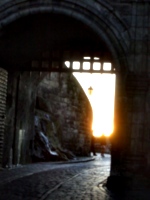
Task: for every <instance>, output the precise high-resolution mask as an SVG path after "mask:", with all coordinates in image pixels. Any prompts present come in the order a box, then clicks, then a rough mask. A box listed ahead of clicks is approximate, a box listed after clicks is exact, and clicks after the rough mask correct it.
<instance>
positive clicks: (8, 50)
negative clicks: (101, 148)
mask: <svg viewBox="0 0 150 200" xmlns="http://www.w3.org/2000/svg"><path fill="white" fill-rule="evenodd" d="M149 10H150V1H149V0H147V1H146V0H143V1H142V0H132V1H127V0H123V1H118V0H114V1H110V0H107V1H105V2H104V1H103V0H89V1H84V0H80V1H74V0H67V1H66V0H61V1H58V0H53V1H50V0H47V1H40V0H34V1H30V0H26V1H20V0H16V1H12V0H4V1H1V2H0V64H1V65H0V67H1V68H0V80H1V81H0V91H1V92H0V98H1V101H0V112H1V119H0V123H1V130H0V166H1V167H6V166H8V165H9V164H10V163H12V164H15V165H16V164H18V163H21V164H26V163H31V162H32V161H33V155H32V153H33V151H32V150H33V149H34V139H35V132H36V130H37V128H38V130H39V129H40V130H41V131H44V130H45V128H46V125H45V124H48V121H49V124H50V126H49V130H51V129H53V131H54V133H56V134H55V139H56V140H57V143H59V142H60V141H61V143H62V144H63V146H64V148H67V149H69V150H70V151H73V153H74V154H83V155H86V156H87V155H88V154H89V144H90V123H91V119H92V112H91V107H90V105H89V103H88V101H87V99H86V98H85V96H84V94H83V92H82V90H81V87H80V86H79V85H78V83H76V81H75V80H74V78H73V77H72V75H71V73H72V70H70V71H69V70H66V69H64V66H63V63H64V61H65V60H68V59H69V60H71V61H73V60H75V59H79V60H81V59H82V57H83V56H84V55H89V56H94V55H95V56H97V55H98V56H100V58H101V60H102V62H105V61H106V62H107V61H109V62H111V63H112V66H113V70H115V73H116V96H115V122H114V123H115V129H114V133H113V134H112V137H111V144H112V149H111V171H110V176H109V177H108V186H110V185H111V184H112V183H114V182H115V183H116V182H117V180H119V183H120V180H126V181H127V182H128V184H129V183H130V184H131V185H132V184H133V185H134V184H136V182H137V180H140V181H139V184H140V183H141V181H143V182H145V181H146V180H147V179H146V178H148V171H149V169H150V153H149V152H150V145H149V142H150V123H149V119H150V117H149V114H150V113H149V107H150V103H149V102H150V99H149V98H150V92H149V62H150V44H149V43H150V38H149V35H150V34H149V30H150V14H149V13H150V12H149ZM80 72H82V70H81V71H80ZM91 72H92V71H90V73H91ZM101 73H103V72H102V71H101ZM113 73H114V72H113ZM58 100H59V101H58ZM81 108H82V109H81ZM85 116H86V117H85ZM82 119H84V121H82V123H81V120H82ZM39 121H40V122H39ZM50 122H51V123H50ZM39 124H40V125H39ZM39 126H40V127H39ZM58 139H59V141H58ZM83 147H84V148H83ZM20 148H21V150H20ZM37 153H39V152H38V151H37ZM70 156H71V155H70ZM110 187H111V186H110Z"/></svg>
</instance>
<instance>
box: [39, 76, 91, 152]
mask: <svg viewBox="0 0 150 200" xmlns="http://www.w3.org/2000/svg"><path fill="white" fill-rule="evenodd" d="M42 101H43V105H42ZM44 102H45V103H44ZM44 104H47V107H46V106H44ZM37 109H39V110H43V111H44V112H48V113H49V114H50V117H51V118H52V119H53V122H54V121H55V125H56V123H57V125H56V130H57V134H58V138H59V139H60V143H61V145H62V146H63V148H65V149H68V150H70V151H72V152H73V153H74V154H75V155H82V156H83V155H85V156H88V155H89V153H90V139H91V120H92V110H91V107H90V104H89V101H88V99H87V97H86V96H85V93H84V92H83V90H82V88H81V86H80V85H79V83H78V82H77V80H76V79H75V77H73V75H70V74H59V73H51V75H47V76H46V77H45V78H44V79H43V81H42V82H41V83H40V85H39V87H38V92H37ZM58 127H59V128H58Z"/></svg>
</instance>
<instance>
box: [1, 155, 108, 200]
mask: <svg viewBox="0 0 150 200" xmlns="http://www.w3.org/2000/svg"><path fill="white" fill-rule="evenodd" d="M37 166H38V167H37ZM35 167H36V168H35V172H33V171H32V172H31V169H30V168H29V167H28V166H27V167H23V168H20V169H19V168H18V169H12V170H9V173H7V174H8V176H9V175H10V176H9V177H7V176H6V174H5V172H1V173H0V178H1V181H0V200H36V199H37V200H48V199H55V200H62V199H64V200H67V199H79V200H80V199H84V200H86V199H101V198H100V196H99V195H103V197H104V196H105V193H104V192H103V191H102V190H100V189H99V187H98V184H99V183H100V182H101V181H103V180H104V179H106V177H107V176H108V175H109V170H110V157H109V156H107V157H105V158H103V159H102V158H100V156H97V158H96V160H95V161H90V162H82V163H74V164H73V163H72V164H57V163H56V164H49V166H48V164H47V165H46V164H45V165H44V164H43V170H44V171H41V170H42V164H40V165H35ZM38 168H40V169H38ZM12 174H13V176H14V177H15V178H14V177H13V176H12ZM2 178H4V179H3V181H2ZM101 197H102V196H101ZM102 199H103V198H102Z"/></svg>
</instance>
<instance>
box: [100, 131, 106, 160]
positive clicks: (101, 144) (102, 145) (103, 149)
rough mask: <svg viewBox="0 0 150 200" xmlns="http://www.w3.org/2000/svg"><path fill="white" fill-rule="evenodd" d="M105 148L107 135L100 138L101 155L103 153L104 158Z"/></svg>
mask: <svg viewBox="0 0 150 200" xmlns="http://www.w3.org/2000/svg"><path fill="white" fill-rule="evenodd" d="M105 147H106V137H105V135H104V134H103V135H102V136H101V137H100V153H101V156H102V157H104V153H105Z"/></svg>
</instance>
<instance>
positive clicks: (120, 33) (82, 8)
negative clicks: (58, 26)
mask: <svg viewBox="0 0 150 200" xmlns="http://www.w3.org/2000/svg"><path fill="white" fill-rule="evenodd" d="M38 13H41V14H42V13H56V14H57V13H58V14H64V15H68V16H70V17H73V18H75V19H77V20H80V21H81V22H83V23H84V24H86V25H88V26H89V27H90V28H91V29H92V30H93V31H94V32H96V33H97V34H98V35H99V37H100V38H101V39H102V40H103V41H104V42H105V44H106V45H107V46H108V48H109V49H110V52H111V53H112V56H113V58H114V64H115V66H116V67H117V68H118V70H119V69H120V68H121V67H120V66H122V68H123V71H124V70H125V71H128V63H127V59H126V57H127V56H126V55H127V52H128V48H129V46H128V41H129V39H130V34H129V32H128V31H127V30H128V29H127V26H126V25H125V23H124V22H123V21H122V20H121V18H120V16H119V15H118V14H116V12H115V10H114V9H113V8H112V7H111V6H110V5H109V3H106V2H102V0H98V1H93V0H91V1H87V2H85V1H83V0H81V1H78V2H76V1H75V0H67V1H66V0H61V1H58V0H53V1H51V0H49V1H40V0H37V1H29V0H25V1H21V0H17V1H13V0H9V1H7V3H0V30H3V28H4V27H5V26H7V25H9V23H11V22H13V21H15V20H17V19H19V18H22V17H25V16H29V15H33V14H38ZM91 16H92V17H91Z"/></svg>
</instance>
